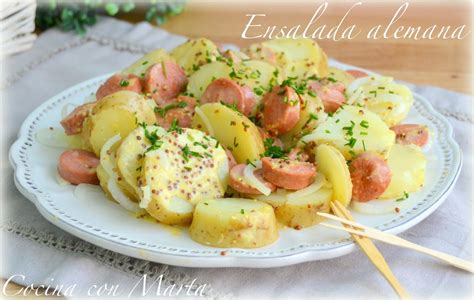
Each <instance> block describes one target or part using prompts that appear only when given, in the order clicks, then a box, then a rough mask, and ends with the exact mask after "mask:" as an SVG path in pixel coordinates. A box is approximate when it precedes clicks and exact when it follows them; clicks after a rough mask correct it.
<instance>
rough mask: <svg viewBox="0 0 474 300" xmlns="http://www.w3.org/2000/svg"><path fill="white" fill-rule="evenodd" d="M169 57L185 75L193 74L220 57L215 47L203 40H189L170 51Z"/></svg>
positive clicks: (210, 42)
mask: <svg viewBox="0 0 474 300" xmlns="http://www.w3.org/2000/svg"><path fill="white" fill-rule="evenodd" d="M171 56H172V57H173V58H174V59H175V60H176V62H177V63H178V64H179V65H180V66H181V67H183V69H184V71H185V72H186V75H188V76H189V75H191V74H193V73H194V72H195V71H196V69H197V68H199V67H200V66H203V65H205V64H208V63H211V62H214V61H216V58H217V57H219V56H221V54H220V53H219V49H218V48H217V46H216V45H215V44H214V43H213V42H212V41H210V40H208V39H205V38H198V39H191V40H189V41H187V42H186V43H184V44H181V45H179V46H178V47H176V48H174V49H173V51H171Z"/></svg>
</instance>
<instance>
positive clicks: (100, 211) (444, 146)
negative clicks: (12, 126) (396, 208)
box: [10, 76, 461, 268]
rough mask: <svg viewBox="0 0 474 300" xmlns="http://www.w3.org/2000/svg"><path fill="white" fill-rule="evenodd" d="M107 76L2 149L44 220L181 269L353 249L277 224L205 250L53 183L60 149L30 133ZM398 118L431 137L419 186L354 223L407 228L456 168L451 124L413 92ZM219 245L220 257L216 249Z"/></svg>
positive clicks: (48, 109) (60, 100) (68, 96)
mask: <svg viewBox="0 0 474 300" xmlns="http://www.w3.org/2000/svg"><path fill="white" fill-rule="evenodd" d="M107 77H108V76H101V77H98V78H94V79H91V80H88V81H85V82H83V83H80V84H78V85H76V86H73V87H72V88H70V89H68V90H66V91H64V92H62V93H60V94H59V95H57V96H55V97H53V98H51V99H50V100H48V101H46V102H45V103H43V104H42V105H41V106H40V107H38V108H37V109H36V110H34V111H33V112H32V113H31V114H30V115H29V116H28V118H27V119H26V120H25V121H24V123H23V125H22V127H21V130H20V132H19V137H18V140H17V141H16V142H15V143H14V144H13V146H12V147H11V149H10V161H11V163H12V165H13V167H14V168H15V183H16V185H17V187H18V189H19V190H20V192H21V193H22V194H23V195H25V196H26V197H27V198H28V199H30V200H31V201H32V202H33V203H34V204H35V205H36V207H37V208H38V210H39V211H40V213H41V214H42V215H43V216H44V217H45V218H46V219H48V220H49V221H50V222H52V223H53V224H55V225H56V226H58V227H60V228H62V229H64V230H66V231H67V232H69V233H71V234H73V235H75V236H77V237H79V238H81V239H84V240H86V241H88V242H91V243H93V244H96V245H98V246H101V247H103V248H106V249H110V250H112V251H116V252H119V253H122V254H126V255H129V256H133V257H137V258H141V259H146V260H150V261H155V262H159V263H166V264H170V265H178V266H185V267H251V268H266V267H277V266H284V265H291V264H296V263H300V262H304V261H311V260H322V259H329V258H333V257H337V256H341V255H345V254H347V253H349V252H351V251H353V250H354V249H355V245H354V243H353V242H352V240H351V239H350V238H349V237H348V235H347V234H345V233H343V232H339V231H335V230H331V229H327V228H323V227H321V226H313V227H311V228H307V229H304V230H299V231H297V230H293V229H283V230H281V231H280V238H279V240H278V241H277V242H275V243H274V244H272V245H270V246H267V247H264V248H259V249H250V250H245V249H220V248H212V247H208V246H204V245H201V244H198V243H196V242H194V241H193V240H191V238H190V237H189V235H188V232H187V230H186V229H182V230H179V231H178V232H177V231H176V230H170V229H169V227H167V226H164V225H161V224H158V223H154V222H149V221H146V220H143V219H137V218H136V217H134V216H132V215H131V214H130V213H129V212H127V211H125V210H124V209H123V208H121V207H120V206H119V205H117V204H115V203H113V202H111V201H108V200H107V199H106V198H105V196H104V195H103V193H101V192H98V193H91V196H90V197H89V198H87V199H78V198H76V197H75V196H74V194H73V192H74V187H73V186H71V185H60V184H59V183H58V181H57V179H56V166H57V160H58V157H59V155H60V153H61V152H62V149H55V148H50V147H46V146H44V145H42V144H40V143H39V142H38V141H37V140H36V138H35V136H36V133H37V132H38V131H39V130H41V129H43V128H48V127H58V126H59V121H60V118H61V109H62V107H63V106H64V105H65V104H66V103H74V104H81V103H83V102H84V99H86V98H87V97H89V96H90V95H91V93H94V92H95V91H96V90H97V88H98V86H99V85H100V84H101V83H102V82H103V81H104V80H105V79H106V78H107ZM405 122H406V123H420V124H426V125H428V127H429V128H430V130H431V132H432V139H433V140H434V142H432V143H431V147H430V148H429V149H428V150H427V151H426V156H427V159H428V167H427V171H426V184H425V187H424V188H423V189H422V190H421V191H420V192H417V193H412V194H411V195H410V197H409V199H408V200H405V201H403V208H402V209H401V211H400V213H395V212H394V213H391V214H385V215H362V214H357V213H354V217H355V218H356V219H357V220H358V221H359V222H361V223H363V224H366V225H369V226H374V227H376V228H378V229H380V230H384V231H388V232H391V233H399V232H402V231H404V230H406V229H408V228H410V227H412V226H414V225H415V224H417V223H419V222H420V221H422V220H423V219H424V218H426V217H427V216H428V215H430V214H431V213H432V212H433V211H434V210H435V209H436V208H437V207H438V206H440V205H441V203H442V202H443V200H444V199H446V197H447V195H448V193H449V191H450V190H451V189H452V188H453V186H454V183H455V181H456V179H457V176H458V175H459V171H460V167H461V152H460V150H459V146H458V145H457V144H456V142H455V141H454V139H453V131H452V128H451V125H450V124H449V123H448V121H447V120H446V119H445V118H444V117H443V116H442V115H440V114H439V113H438V112H436V111H435V110H434V109H433V108H432V107H431V105H430V104H429V103H428V101H427V100H426V99H424V98H422V97H421V96H420V95H415V103H414V106H413V108H412V111H411V112H410V114H409V117H408V118H407V120H406V121H405ZM223 250H224V251H225V255H222V254H224V253H221V252H222V251H223Z"/></svg>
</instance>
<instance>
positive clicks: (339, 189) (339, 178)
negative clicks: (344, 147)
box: [315, 144, 352, 206]
mask: <svg viewBox="0 0 474 300" xmlns="http://www.w3.org/2000/svg"><path fill="white" fill-rule="evenodd" d="M315 157H316V165H317V166H318V172H321V173H322V174H323V175H324V176H325V177H326V179H327V180H328V181H329V182H330V183H331V184H332V188H333V193H332V200H336V201H339V202H341V203H342V204H343V205H344V206H348V205H349V202H350V201H351V198H352V181H351V174H350V173H349V167H348V166H347V164H346V160H345V159H344V157H343V156H342V154H341V152H339V150H337V149H336V148H334V147H332V146H329V145H324V144H323V145H319V146H318V147H316V153H315Z"/></svg>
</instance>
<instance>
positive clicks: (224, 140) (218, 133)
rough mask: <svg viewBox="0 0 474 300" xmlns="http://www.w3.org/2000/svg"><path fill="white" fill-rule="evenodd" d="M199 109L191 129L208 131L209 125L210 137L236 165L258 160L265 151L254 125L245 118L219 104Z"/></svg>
mask: <svg viewBox="0 0 474 300" xmlns="http://www.w3.org/2000/svg"><path fill="white" fill-rule="evenodd" d="M199 109H200V111H201V112H202V114H200V113H196V114H195V115H194V117H193V122H192V127H193V128H196V129H199V130H207V131H209V129H208V128H207V125H206V123H207V124H209V125H210V126H211V127H212V129H211V131H212V133H211V135H212V136H214V137H215V138H216V139H217V140H218V141H219V142H220V143H221V144H222V145H224V146H226V147H227V148H228V149H229V150H230V151H232V154H233V155H234V157H235V160H236V161H237V162H238V163H245V162H246V161H247V160H249V161H254V160H258V159H260V154H261V153H263V152H264V151H265V148H264V146H263V141H262V138H261V136H260V133H259V131H258V129H257V127H256V126H255V124H253V123H252V121H250V120H249V119H248V118H247V117H246V116H244V115H243V114H241V113H240V112H238V111H235V110H233V109H231V108H229V107H227V106H224V105H222V104H220V103H207V104H204V105H201V106H200V107H199ZM203 117H204V118H206V120H203V119H202V118H203Z"/></svg>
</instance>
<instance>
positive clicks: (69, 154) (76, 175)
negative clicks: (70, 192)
mask: <svg viewBox="0 0 474 300" xmlns="http://www.w3.org/2000/svg"><path fill="white" fill-rule="evenodd" d="M99 163H100V161H99V159H98V158H97V157H96V156H95V154H94V153H92V152H89V151H86V150H81V149H72V150H66V151H64V152H63V153H62V154H61V156H60V157H59V164H58V172H59V175H61V177H62V178H63V179H64V180H66V181H68V182H70V183H72V184H80V183H89V184H99V179H98V178H97V173H96V168H97V166H98V165H99Z"/></svg>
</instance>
